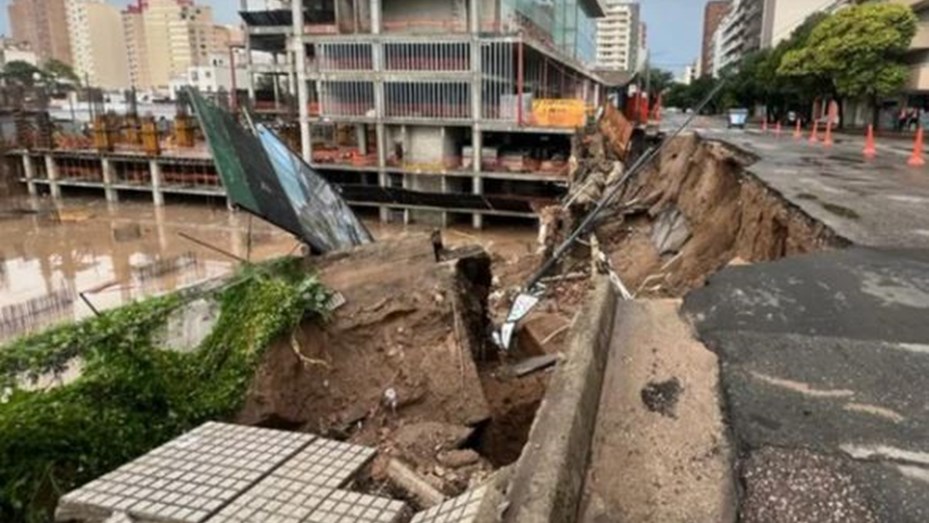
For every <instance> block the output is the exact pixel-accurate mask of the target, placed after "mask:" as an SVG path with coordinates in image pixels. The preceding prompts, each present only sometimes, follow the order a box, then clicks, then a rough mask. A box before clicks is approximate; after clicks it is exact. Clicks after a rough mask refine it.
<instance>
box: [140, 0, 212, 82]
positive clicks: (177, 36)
mask: <svg viewBox="0 0 929 523" xmlns="http://www.w3.org/2000/svg"><path fill="white" fill-rule="evenodd" d="M122 20H123V34H124V37H125V39H126V48H127V50H128V53H129V58H128V63H129V73H130V78H131V81H132V85H133V86H135V87H138V88H161V89H167V88H168V86H169V84H170V82H171V80H172V79H173V78H175V77H177V76H181V75H185V74H187V69H188V68H189V67H191V66H196V65H207V64H208V63H209V60H210V56H211V55H212V54H213V53H214V52H216V50H217V46H216V44H215V41H214V37H215V35H216V30H215V28H214V24H213V13H212V8H210V7H209V6H203V5H197V4H195V3H194V1H193V0H137V2H136V3H135V4H133V5H131V6H129V7H128V8H126V9H125V10H124V11H123V13H122Z"/></svg>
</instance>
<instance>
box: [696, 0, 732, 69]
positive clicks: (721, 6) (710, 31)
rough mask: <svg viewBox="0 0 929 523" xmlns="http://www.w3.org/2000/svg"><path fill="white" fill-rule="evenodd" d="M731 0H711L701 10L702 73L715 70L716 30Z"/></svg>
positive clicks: (730, 4)
mask: <svg viewBox="0 0 929 523" xmlns="http://www.w3.org/2000/svg"><path fill="white" fill-rule="evenodd" d="M731 6H732V0H711V1H710V2H707V4H706V8H705V9H704V11H703V39H702V43H701V46H700V50H701V51H700V52H701V54H700V67H701V72H702V74H703V75H712V74H713V71H714V70H715V63H714V62H715V54H716V52H715V48H716V41H715V36H716V30H717V29H719V26H720V25H721V24H722V22H723V19H725V18H726V15H727V14H728V13H729V8H730V7H731Z"/></svg>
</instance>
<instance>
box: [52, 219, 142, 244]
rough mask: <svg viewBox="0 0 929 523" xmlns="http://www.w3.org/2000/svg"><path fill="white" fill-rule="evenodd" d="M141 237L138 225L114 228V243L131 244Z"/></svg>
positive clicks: (132, 224)
mask: <svg viewBox="0 0 929 523" xmlns="http://www.w3.org/2000/svg"><path fill="white" fill-rule="evenodd" d="M59 216H60V215H59ZM141 237H142V226H141V225H139V224H138V223H129V224H126V225H119V226H116V227H113V241H115V242H119V243H122V242H129V241H132V240H138V239H139V238H141Z"/></svg>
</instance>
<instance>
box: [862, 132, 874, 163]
mask: <svg viewBox="0 0 929 523" xmlns="http://www.w3.org/2000/svg"><path fill="white" fill-rule="evenodd" d="M861 152H863V153H864V155H865V156H867V157H869V158H872V157H874V156H875V155H876V154H877V147H875V145H874V126H873V125H868V137H867V138H866V139H865V141H864V150H863V151H861Z"/></svg>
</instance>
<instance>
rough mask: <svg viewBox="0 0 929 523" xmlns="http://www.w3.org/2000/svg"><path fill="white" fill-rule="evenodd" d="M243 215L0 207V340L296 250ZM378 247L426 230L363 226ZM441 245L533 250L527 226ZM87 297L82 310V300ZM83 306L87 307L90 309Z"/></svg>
mask: <svg viewBox="0 0 929 523" xmlns="http://www.w3.org/2000/svg"><path fill="white" fill-rule="evenodd" d="M249 221H250V219H249V217H248V215H247V214H245V213H236V212H229V211H228V210H227V209H226V208H225V207H217V206H209V205H205V204H188V205H183V204H171V205H167V206H165V207H163V208H156V207H154V206H152V205H150V204H148V203H132V202H124V203H120V204H116V205H108V204H107V203H106V202H103V201H101V200H99V199H93V200H79V199H66V200H63V201H61V202H60V203H57V204H55V203H53V202H51V201H49V200H36V199H31V200H30V199H0V342H3V341H8V340H10V339H11V338H14V337H16V336H19V335H22V334H25V333H28V332H34V331H36V330H40V329H41V328H43V327H46V326H48V325H51V324H54V323H59V322H63V321H68V320H76V319H81V318H85V317H87V316H90V315H92V314H93V310H92V309H91V307H93V308H96V309H97V310H105V309H108V308H113V307H117V306H119V305H122V304H125V303H128V302H131V301H133V300H137V299H139V298H142V297H146V296H152V295H158V294H163V293H166V292H170V291H173V290H177V289H179V288H183V287H187V286H190V285H194V284H196V283H199V282H202V281H205V280H207V279H211V278H215V277H219V276H223V275H226V274H229V273H230V272H232V271H233V270H235V268H236V267H238V266H239V265H240V263H241V262H240V261H238V260H237V259H235V258H233V257H232V256H229V255H227V254H223V253H220V252H217V251H215V250H211V249H209V248H206V247H203V246H200V245H198V244H196V243H194V242H191V241H189V240H187V239H185V238H182V237H181V236H180V235H179V234H178V233H185V234H187V235H190V236H193V237H195V238H197V239H199V240H202V241H204V242H207V243H209V244H211V245H213V246H215V247H218V248H220V249H222V250H224V251H227V252H228V253H229V254H232V255H234V256H237V257H239V258H246V257H248V258H250V259H251V260H252V261H260V260H264V259H268V258H272V257H276V256H281V255H286V254H288V253H291V252H294V251H295V249H296V248H298V243H297V242H296V240H295V239H294V238H293V237H292V236H291V235H290V234H288V233H286V232H283V231H281V230H279V229H277V228H276V227H274V226H272V225H270V224H267V223H265V222H263V221H261V220H259V219H257V218H256V219H251V231H252V232H251V235H250V236H251V241H249V233H248V231H249ZM368 226H369V227H370V229H371V231H372V233H373V234H374V235H375V237H377V238H378V239H387V238H390V237H393V236H397V235H400V234H404V233H406V232H410V231H419V230H426V229H424V228H418V227H415V226H410V227H402V226H396V225H383V224H380V223H376V222H369V223H368ZM445 239H446V243H447V244H450V245H461V244H466V243H478V244H481V245H483V246H484V247H485V248H486V249H488V250H489V251H491V252H494V253H497V254H499V255H501V256H504V257H506V258H512V257H514V256H518V255H521V254H524V253H526V252H528V251H529V250H531V249H533V248H534V241H535V232H534V231H533V230H532V229H531V228H530V227H522V228H498V229H491V230H489V231H481V232H476V231H473V230H471V229H467V228H460V229H450V230H448V231H446V233H445ZM82 294H83V295H84V297H86V299H87V302H85V301H84V299H83V298H81V295H82ZM88 302H89V303H88Z"/></svg>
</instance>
